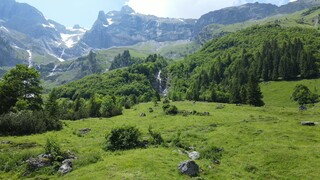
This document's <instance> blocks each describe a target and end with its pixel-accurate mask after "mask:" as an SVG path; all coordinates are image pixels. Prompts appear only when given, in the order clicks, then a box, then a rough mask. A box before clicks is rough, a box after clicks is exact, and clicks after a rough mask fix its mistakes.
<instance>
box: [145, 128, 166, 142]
mask: <svg viewBox="0 0 320 180" xmlns="http://www.w3.org/2000/svg"><path fill="white" fill-rule="evenodd" d="M148 131H149V134H150V136H151V138H150V140H149V142H150V144H152V145H161V144H162V143H163V138H162V136H161V134H160V133H159V132H155V131H153V130H152V127H151V126H149V129H148Z"/></svg>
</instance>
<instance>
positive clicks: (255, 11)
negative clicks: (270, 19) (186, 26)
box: [194, 3, 277, 36]
mask: <svg viewBox="0 0 320 180" xmlns="http://www.w3.org/2000/svg"><path fill="white" fill-rule="evenodd" d="M276 10H277V6H276V5H272V4H260V3H249V4H245V5H242V6H238V7H229V8H224V9H221V10H217V11H212V12H209V13H207V14H205V15H203V16H201V17H200V19H199V20H198V21H197V23H196V25H195V29H194V35H195V36H197V35H198V34H199V32H200V31H201V30H202V29H203V28H204V27H206V26H208V25H210V24H224V25H226V24H234V23H239V22H244V21H248V20H251V19H262V18H265V17H267V16H270V15H273V14H275V13H276Z"/></svg>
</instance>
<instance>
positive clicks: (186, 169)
mask: <svg viewBox="0 0 320 180" xmlns="http://www.w3.org/2000/svg"><path fill="white" fill-rule="evenodd" d="M178 170H179V172H180V173H181V174H186V175H188V176H191V177H194V176H197V175H198V174H199V166H198V165H197V164H196V163H195V162H194V161H193V160H189V161H185V162H181V163H179V165H178Z"/></svg>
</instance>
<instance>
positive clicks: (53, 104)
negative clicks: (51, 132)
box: [45, 89, 59, 117]
mask: <svg viewBox="0 0 320 180" xmlns="http://www.w3.org/2000/svg"><path fill="white" fill-rule="evenodd" d="M57 100H58V96H57V92H56V89H53V90H52V91H51V92H50V94H49V97H48V100H47V102H46V104H45V110H46V111H47V112H48V113H49V115H50V116H51V117H58V116H59V105H58V102H57Z"/></svg>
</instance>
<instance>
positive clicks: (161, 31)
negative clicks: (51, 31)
mask: <svg viewBox="0 0 320 180" xmlns="http://www.w3.org/2000/svg"><path fill="white" fill-rule="evenodd" d="M195 22H196V20H194V19H173V18H159V17H156V16H150V15H142V14H138V13H136V12H134V10H133V9H131V8H130V7H128V6H124V7H123V8H122V10H121V11H112V12H109V13H107V14H105V13H104V12H103V11H101V12H99V16H98V19H97V20H96V22H95V23H94V25H93V27H92V29H91V30H90V31H88V32H87V33H86V34H85V35H84V37H83V42H84V43H86V44H87V45H89V46H90V47H94V48H108V47H112V46H125V45H132V44H136V43H138V42H144V41H149V40H154V41H158V42H163V41H176V40H186V39H190V38H191V37H192V31H193V28H194V24H195Z"/></svg>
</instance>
